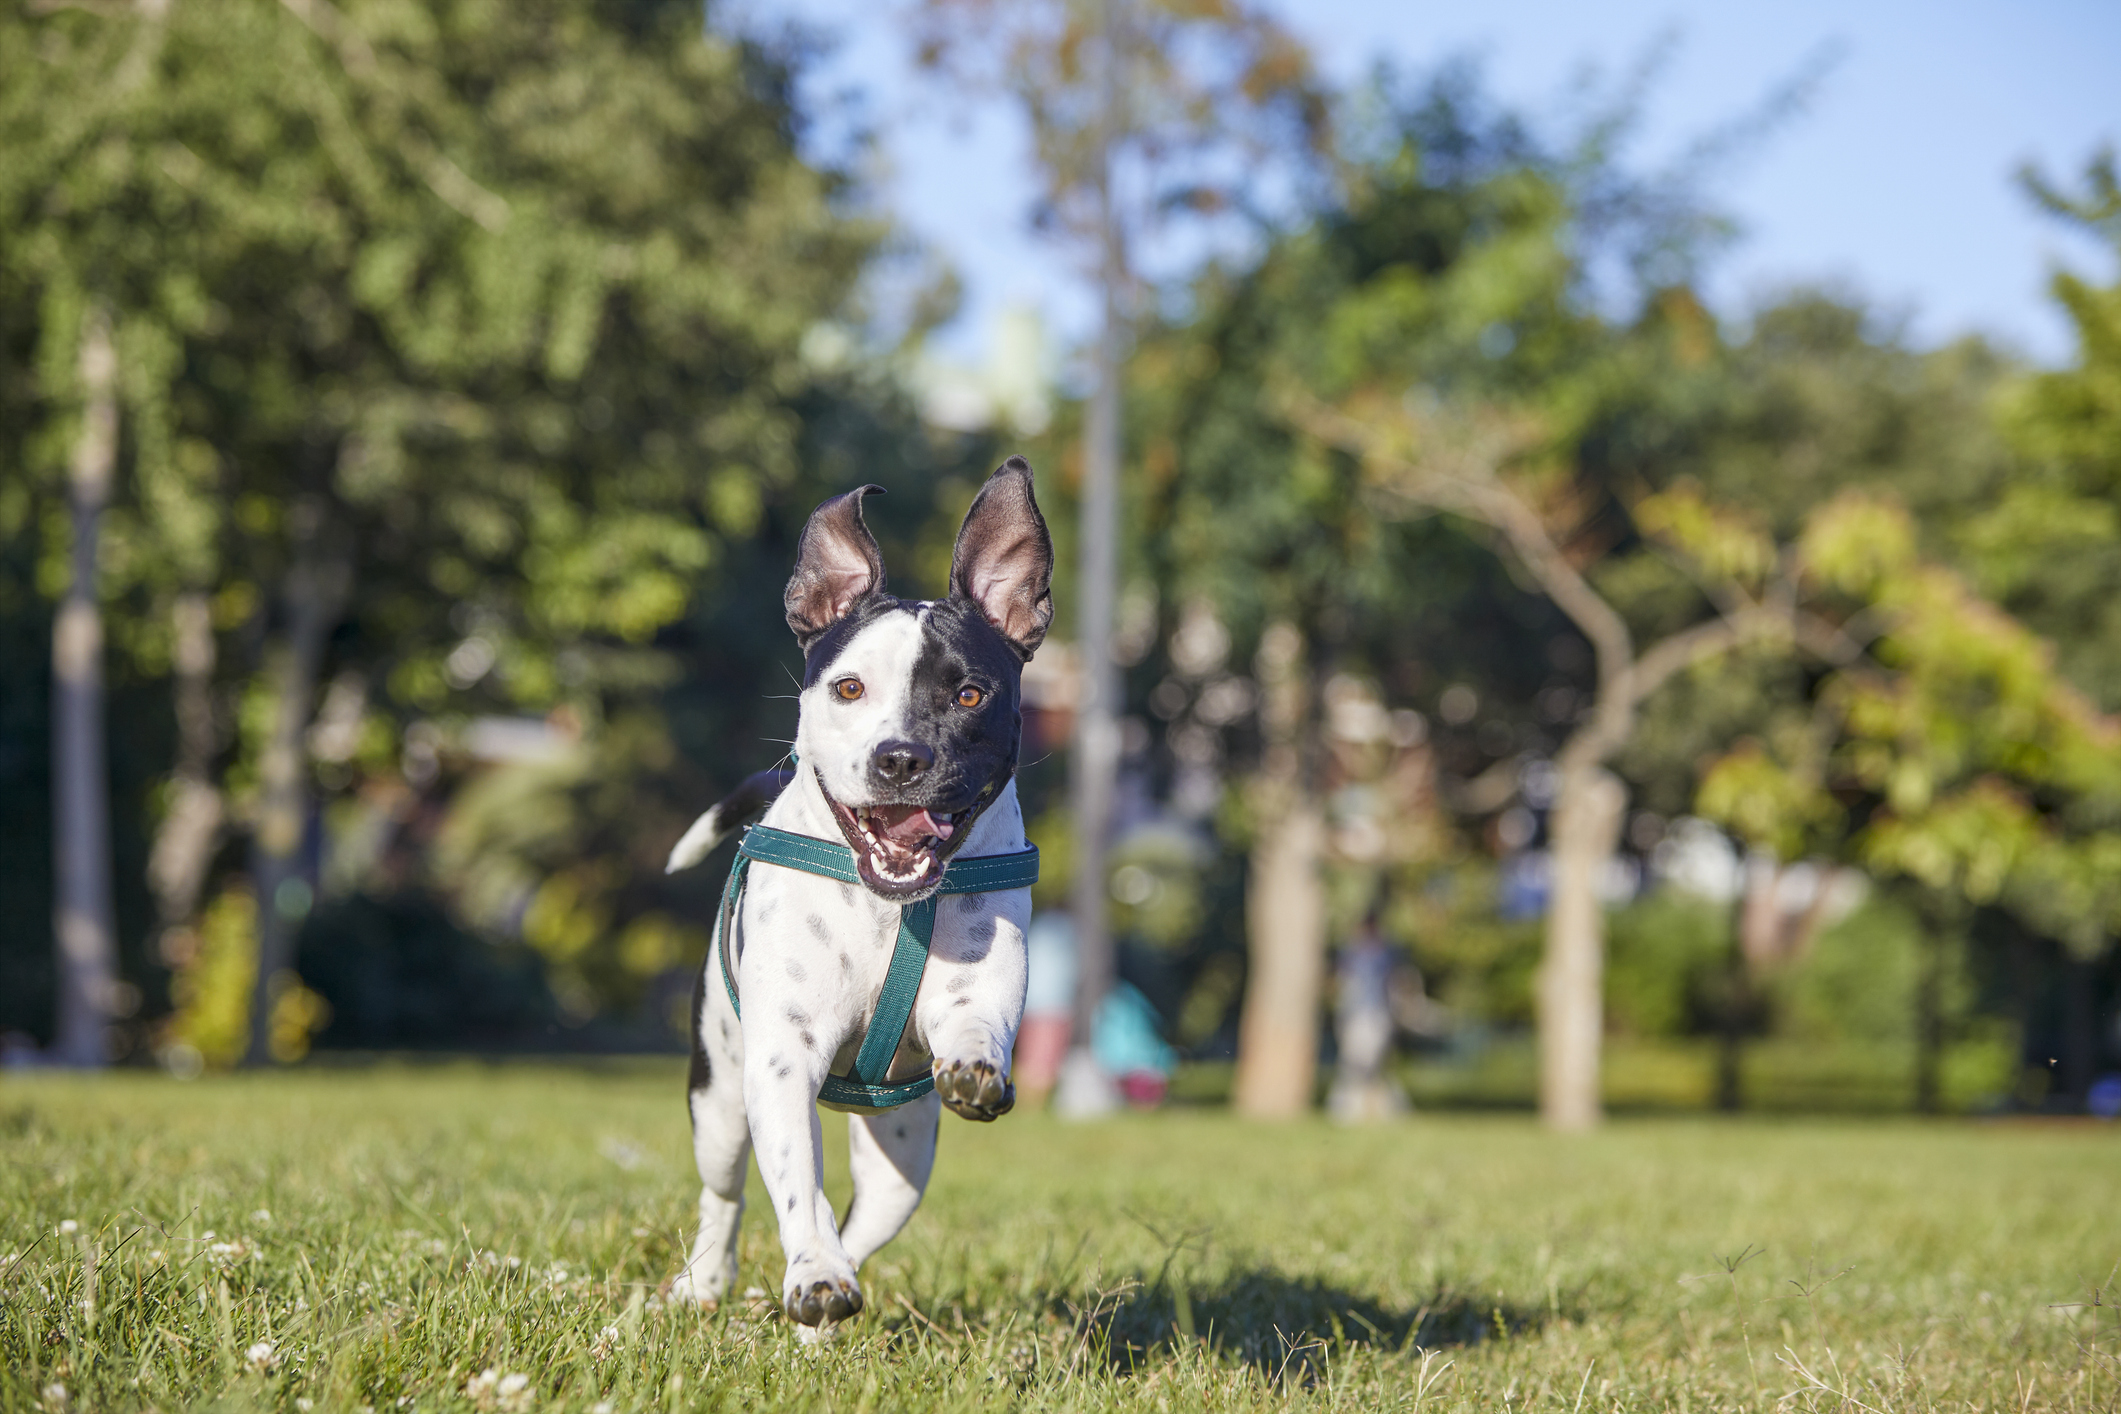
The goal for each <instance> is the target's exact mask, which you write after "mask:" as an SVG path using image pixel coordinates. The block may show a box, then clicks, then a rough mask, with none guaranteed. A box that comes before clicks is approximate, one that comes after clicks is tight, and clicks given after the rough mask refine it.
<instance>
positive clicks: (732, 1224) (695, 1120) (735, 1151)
mask: <svg viewBox="0 0 2121 1414" xmlns="http://www.w3.org/2000/svg"><path fill="white" fill-rule="evenodd" d="M714 967H715V954H714V951H713V950H712V949H709V951H708V954H707V971H705V972H703V973H702V974H701V987H700V990H699V992H698V993H697V994H695V996H694V998H693V1006H692V1017H693V1021H692V1075H691V1078H690V1081H689V1082H688V1086H687V1094H686V1103H687V1105H688V1107H689V1108H690V1109H691V1111H692V1157H693V1161H694V1162H695V1163H696V1164H697V1165H698V1166H699V1170H700V1230H699V1234H698V1235H697V1236H695V1237H694V1238H693V1240H692V1252H691V1254H690V1255H689V1256H688V1257H687V1258H686V1259H685V1269H684V1270H683V1271H681V1272H679V1273H678V1274H677V1276H676V1277H675V1278H674V1279H673V1280H672V1281H671V1284H670V1299H671V1300H673V1301H680V1302H691V1303H693V1304H696V1305H703V1306H711V1305H713V1304H714V1303H716V1302H717V1301H719V1300H720V1299H721V1298H722V1296H723V1295H724V1294H726V1293H727V1292H728V1290H729V1289H730V1286H731V1284H732V1283H734V1282H735V1280H736V1267H737V1264H736V1257H737V1234H738V1232H739V1230H740V1229H741V1228H742V1226H743V1221H744V1176H745V1170H746V1169H747V1168H748V1167H749V1164H750V1159H751V1129H750V1126H749V1125H748V1124H747V1123H746V1121H745V1117H744V1050H743V1036H742V1033H741V1031H740V1030H739V1028H738V1026H737V1022H736V1017H735V1016H734V1015H733V1014H732V1013H731V1011H730V1008H729V1005H728V999H727V997H726V996H724V995H723V994H722V990H721V988H720V987H718V986H715V985H714V983H713V982H712V981H709V980H708V979H709V977H711V975H712V972H713V969H714Z"/></svg>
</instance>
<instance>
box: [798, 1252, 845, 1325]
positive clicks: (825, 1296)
mask: <svg viewBox="0 0 2121 1414" xmlns="http://www.w3.org/2000/svg"><path fill="white" fill-rule="evenodd" d="M781 1309H782V1310H784V1311H786V1312H787V1313H788V1319H789V1320H791V1321H794V1322H796V1323H797V1324H799V1325H805V1326H821V1325H826V1324H828V1323H837V1322H840V1321H844V1320H846V1319H848V1318H849V1317H851V1316H853V1315H854V1314H855V1313H856V1312H858V1311H860V1310H861V1309H862V1287H861V1283H859V1282H857V1281H856V1280H855V1279H854V1271H853V1269H852V1268H840V1269H835V1268H834V1267H833V1266H832V1265H831V1264H829V1263H826V1262H821V1261H819V1260H817V1259H816V1258H813V1257H799V1258H797V1259H796V1260H795V1261H793V1262H790V1263H789V1264H788V1278H787V1280H786V1281H784V1282H783V1283H782V1284H781Z"/></svg>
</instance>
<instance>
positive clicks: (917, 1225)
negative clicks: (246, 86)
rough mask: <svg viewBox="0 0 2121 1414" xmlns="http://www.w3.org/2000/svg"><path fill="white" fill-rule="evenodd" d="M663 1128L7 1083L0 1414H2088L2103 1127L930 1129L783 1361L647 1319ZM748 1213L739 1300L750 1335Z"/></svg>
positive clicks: (1180, 1118) (2107, 1199) (116, 1079)
mask: <svg viewBox="0 0 2121 1414" xmlns="http://www.w3.org/2000/svg"><path fill="white" fill-rule="evenodd" d="M681 1083H682V1082H681V1078H680V1071H679V1069H678V1068H677V1067H675V1066H671V1067H663V1066H654V1067H634V1068H620V1069H613V1070H610V1071H605V1072H591V1071H587V1070H582V1069H562V1068H557V1067H535V1066H510V1067H505V1068H481V1067H475V1066H470V1065H457V1066H448V1067H437V1068H427V1069H421V1068H395V1067H393V1068H382V1069H375V1070H338V1071H328V1070H309V1071H305V1072H297V1073H290V1074H283V1075H268V1076H257V1077H242V1078H237V1079H232V1080H209V1081H199V1082H194V1083H192V1084H189V1085H186V1084H180V1083H177V1082H174V1081H169V1080H163V1079H159V1078H156V1077H151V1076H147V1075H121V1076H111V1077H105V1078H91V1079H81V1078H68V1077H58V1076H37V1077H26V1078H25V1077H21V1076H10V1077H8V1078H7V1079H6V1080H4V1081H0V1410H6V1411H15V1410H30V1409H35V1408H39V1407H40V1406H41V1407H46V1408H56V1407H57V1406H58V1405H59V1404H60V1403H61V1401H62V1398H63V1400H64V1402H65V1403H66V1405H67V1407H68V1408H70V1409H73V1410H85V1409H94V1410H103V1409H111V1410H126V1409H143V1408H149V1407H153V1408H159V1409H163V1410H170V1409H176V1408H184V1407H200V1406H215V1405H218V1406H223V1407H228V1408H268V1407H269V1408H273V1409H281V1410H297V1409H301V1408H304V1407H307V1406H305V1405H303V1404H302V1403H301V1401H304V1400H307V1401H311V1402H313V1407H314V1408H315V1409H317V1410H342V1409H343V1410H357V1409H359V1408H361V1407H363V1406H373V1408H374V1409H375V1410H376V1411H378V1414H386V1411H395V1410H397V1409H399V1408H411V1409H417V1410H422V1411H430V1410H431V1411H442V1410H452V1409H473V1408H487V1409H499V1410H506V1409H537V1410H548V1409H549V1410H579V1411H588V1410H591V1409H592V1408H593V1407H594V1406H596V1405H597V1404H599V1403H608V1404H609V1405H610V1406H611V1407H612V1408H613V1409H615V1410H627V1409H705V1408H730V1409H739V1408H741V1409H755V1408H815V1409H835V1410H838V1409H855V1408H874V1409H880V1410H896V1409H920V1410H923V1411H928V1410H942V1409H952V1408H990V1407H1012V1408H1023V1409H1119V1408H1126V1409H1155V1410H1184V1409H1195V1408H1217V1409H1221V1408H1276V1409H1278V1408H1284V1407H1290V1408H1306V1409H1312V1408H1315V1409H1363V1410H1369V1409H1383V1408H1403V1409H1434V1410H1438V1411H1443V1410H1451V1409H1482V1410H1495V1411H1518V1410H1525V1411H1536V1410H1556V1411H1565V1414H1606V1411H1612V1410H1627V1409H1652V1408H1654V1409H1671V1410H1680V1411H1688V1414H1692V1411H1710V1410H1724V1409H1731V1410H1760V1411H1770V1410H1778V1409H1780V1410H1792V1411H1813V1410H1820V1411H1824V1410H1836V1411H1860V1410H1871V1411H1891V1410H1900V1409H1923V1410H1930V1409H1935V1410H1947V1409H1950V1410H1957V1409H1969V1408H1970V1409H1981V1410H1987V1409H1995V1410H2009V1411H2016V1414H2031V1411H2038V1410H2069V1411H2086V1414H2089V1411H2094V1410H2112V1409H2115V1408H2117V1407H2121V1399H2117V1395H2121V1368H2117V1366H2116V1363H2115V1361H2114V1358H2113V1356H2114V1354H2115V1353H2116V1352H2117V1351H2121V1324H2117V1323H2116V1319H2115V1315H2114V1313H2113V1312H2112V1311H2111V1310H2110V1309H2109V1308H2106V1307H2104V1306H2100V1307H2094V1306H2092V1305H2090V1304H2088V1303H2090V1302H2091V1301H2092V1300H2093V1293H2094V1291H2095V1290H2096V1289H2099V1288H2104V1287H2106V1286H2107V1285H2108V1282H2109V1278H2110V1274H2111V1272H2112V1269H2113V1267H2114V1265H2115V1263H2116V1261H2117V1259H2121V1204H2117V1201H2116V1200H2117V1198H2121V1132H2117V1131H2116V1130H2115V1129H2112V1128H2096V1127H2083V1126H2078V1127H2064V1126H2037V1125H2001V1124H1982V1123H1977V1122H1967V1121H1956V1122H1947V1123H1930V1124H1924V1123H1918V1122H1914V1121H1906V1120H1878V1119H1872V1120H1864V1121H1854V1120H1845V1121H1837V1122H1817V1121H1809V1122H1798V1121H1789V1120H1755V1121H1749V1122H1715V1121H1707V1120H1700V1119H1690V1120H1679V1119H1654V1120H1629V1121H1624V1122H1620V1123H1616V1124H1614V1125H1612V1126H1610V1127H1609V1128H1608V1129H1607V1130H1605V1131H1604V1132H1602V1133H1600V1134H1598V1135H1596V1136H1592V1137H1590V1138H1586V1139H1576V1140H1564V1139H1557V1138H1554V1137H1551V1136H1548V1135H1545V1134H1542V1133H1540V1132H1539V1131H1538V1130H1537V1129H1535V1128H1534V1127H1533V1126H1532V1125H1531V1124H1530V1123H1529V1122H1527V1121H1525V1120H1523V1119H1521V1118H1515V1117H1492V1116H1478V1115H1472V1116H1451V1117H1435V1116H1420V1117H1416V1118H1414V1119H1411V1120H1409V1121H1408V1122H1406V1123H1404V1124H1401V1125H1398V1126H1395V1127H1391V1128H1380V1129H1369V1130H1354V1131H1350V1130H1337V1129H1333V1128H1331V1127H1329V1126H1327V1125H1325V1124H1323V1123H1304V1124H1296V1125H1288V1126H1280V1127H1261V1126H1250V1125H1246V1124H1243V1123H1240V1122H1238V1121H1235V1120H1233V1119H1231V1118H1229V1117H1227V1116H1225V1115H1223V1114H1222V1113H1220V1112H1216V1111H1209V1110H1197V1109H1196V1110H1180V1111H1175V1112H1170V1113H1166V1114H1162V1115H1156V1116H1130V1117H1127V1118H1124V1119H1120V1120H1116V1121H1112V1122H1109V1123H1103V1124H1096V1125H1089V1126H1066V1125H1062V1124H1059V1123H1057V1122H1055V1121H1052V1120H1049V1119H1046V1118H1045V1117H1043V1116H1038V1115H1013V1116H1011V1117H1010V1118H1008V1119H1006V1120H1004V1121H1002V1122H1001V1123H999V1124H997V1125H994V1126H991V1127H981V1126H974V1125H969V1124H965V1123H963V1122H961V1121H958V1120H957V1119H955V1118H953V1117H950V1116H945V1118H944V1124H945V1130H944V1135H943V1153H942V1158H941V1161H940V1163H939V1165H938V1171H937V1175H936V1180H935V1183H934V1185H933V1187H932V1189H931V1191H930V1194H929V1199H928V1202H927V1204H926V1206H924V1207H923V1208H922V1210H921V1212H920V1214H919V1215H918V1216H917V1217H916V1218H915V1219H914V1221H913V1223H912V1225H911V1226H910V1227H909V1228H908V1230H907V1231H906V1233H905V1234H904V1235H902V1236H901V1237H900V1239H899V1240H898V1241H897V1242H896V1243H894V1244H893V1245H892V1246H890V1247H888V1248H886V1249H885V1250H884V1252H883V1253H881V1254H880V1255H879V1256H878V1257H877V1258H876V1259H875V1261H874V1262H873V1263H872V1264H871V1267H870V1269H869V1270H868V1271H867V1272H865V1273H864V1274H863V1279H864V1286H865V1289H866V1291H867V1295H868V1302H869V1306H868V1310H867V1311H866V1312H865V1313H864V1314H863V1315H862V1316H861V1317H860V1318H859V1319H858V1320H857V1321H855V1322H854V1323H852V1324H851V1325H849V1326H848V1327H846V1328H845V1329H844V1330H843V1331H842V1332H841V1333H840V1335H839V1337H838V1339H836V1340H835V1341H833V1342H832V1343H830V1344H829V1345H826V1346H824V1347H821V1348H809V1347H804V1346H801V1345H799V1344H798V1342H797V1340H796V1338H795V1334H794V1332H793V1331H792V1330H791V1328H790V1327H789V1326H788V1325H787V1324H786V1323H784V1322H783V1321H781V1320H780V1319H778V1317H777V1316H775V1315H774V1314H773V1312H772V1310H771V1309H770V1303H766V1302H749V1303H747V1302H745V1301H741V1300H739V1301H733V1302H730V1303H725V1305H724V1308H723V1309H722V1310H721V1311H720V1312H718V1313H715V1314H712V1315H702V1314H699V1313H696V1312H692V1311H685V1310H670V1309H664V1308H663V1306H662V1304H661V1303H660V1302H659V1301H658V1300H657V1299H656V1297H655V1290H656V1287H657V1284H658V1283H660V1282H661V1281H662V1280H664V1279H665V1278H666V1277H668V1276H669V1275H670V1273H671V1272H672V1271H673V1270H674V1269H675V1267H676V1265H677V1262H678V1259H679V1255H680V1249H681V1246H682V1242H683V1239H684V1237H686V1236H687V1235H688V1231H689V1226H688V1225H689V1222H690V1213H691V1207H692V1202H693V1198H694V1194H695V1188H694V1185H693V1179H692V1174H691V1163H690V1158H689V1151H688V1147H687V1138H686V1132H685V1120H684V1112H683V1107H682V1104H681V1101H680V1099H679V1090H680V1088H681ZM826 1132H827V1134H828V1136H829V1137H830V1138H831V1140H832V1141H833V1142H832V1147H833V1150H834V1159H835V1162H836V1163H840V1164H843V1153H844V1139H843V1134H844V1131H843V1129H842V1127H841V1126H840V1125H839V1124H838V1123H837V1122H836V1120H835V1121H834V1122H831V1123H828V1125H827V1127H826ZM841 1171H842V1172H843V1169H842V1170H841ZM834 1191H835V1193H836V1194H840V1195H841V1196H844V1178H843V1177H842V1178H840V1179H839V1180H837V1181H836V1182H835V1185H834ZM754 1205H755V1206H754V1207H753V1208H752V1210H751V1213H750V1215H749V1216H748V1218H747V1221H746V1228H745V1239H744V1280H745V1281H746V1282H747V1283H748V1284H750V1285H754V1286H757V1287H759V1288H763V1289H765V1290H769V1291H776V1290H778V1286H779V1273H780V1261H779V1252H778V1247H777V1245H776V1243H775V1241H774V1239H773V1235H772V1233H771V1231H770V1223H769V1220H768V1214H767V1212H766V1209H765V1206H764V1204H763V1203H762V1202H759V1201H758V1195H757V1193H756V1192H755V1193H754ZM68 1220H71V1221H73V1222H74V1223H76V1224H78V1228H77V1229H76V1230H73V1231H70V1232H68V1233H66V1234H65V1235H63V1236H62V1235H60V1233H59V1231H58V1229H59V1226H60V1224H61V1223H62V1222H64V1221H68ZM1748 1253H1750V1254H1751V1255H1744V1256H1743V1260H1742V1261H1740V1260H1738V1259H1740V1257H1741V1256H1742V1255H1743V1254H1748ZM10 1254H14V1255H12V1256H10ZM1734 1264H1735V1267H1736V1269H1735V1271H1730V1270H1727V1268H1729V1267H1731V1266H1732V1265H1734ZM2100 1299H2101V1300H2104V1299H2106V1298H2104V1297H2101V1298H2100ZM261 1342H266V1343H270V1345H271V1348H272V1349H271V1355H270V1356H269V1357H267V1356H264V1355H263V1354H262V1353H261V1355H260V1357H259V1360H258V1362H257V1363H258V1365H259V1366H261V1367H263V1368H257V1369H254V1368H252V1364H251V1362H250V1361H249V1360H248V1359H247V1357H246V1352H247V1351H249V1350H250V1349H251V1348H252V1347H253V1346H255V1345H258V1344H259V1343H261ZM489 1369H491V1370H493V1371H495V1372H496V1375H497V1376H506V1375H510V1374H521V1375H524V1376H527V1377H528V1380H527V1383H526V1384H524V1385H523V1386H521V1387H520V1388H518V1387H516V1386H515V1385H513V1384H508V1385H499V1386H496V1387H491V1388H489V1387H485V1386H481V1385H480V1384H478V1383H477V1377H478V1376H480V1375H481V1374H482V1372H484V1371H487V1370H489ZM54 1385H63V1386H64V1388H65V1391H66V1393H65V1395H64V1396H63V1397H62V1396H60V1395H59V1394H57V1393H52V1394H50V1395H47V1394H46V1393H45V1391H46V1390H47V1388H48V1387H50V1386H54ZM504 1390H505V1391H507V1393H504V1392H503V1391H504Z"/></svg>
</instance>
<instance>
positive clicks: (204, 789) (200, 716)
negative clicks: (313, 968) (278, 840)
mask: <svg viewBox="0 0 2121 1414" xmlns="http://www.w3.org/2000/svg"><path fill="white" fill-rule="evenodd" d="M170 628H171V631H172V637H173V639H174V642H175V645H176V652H175V654H174V655H173V657H174V659H175V663H174V666H175V668H176V717H177V769H176V771H175V772H174V773H173V774H174V781H173V783H172V784H173V786H174V790H173V792H172V796H171V799H170V805H169V813H168V814H167V815H165V816H164V817H163V819H162V825H161V828H160V829H158V830H157V831H156V832H155V845H154V850H153V852H152V853H150V854H149V856H148V861H147V879H148V884H149V886H150V887H152V888H153V890H154V893H155V907H156V912H157V913H158V914H159V915H160V917H161V922H162V930H163V932H162V948H161V951H162V957H163V961H165V962H174V961H175V960H176V958H177V957H178V956H179V955H181V954H187V953H188V952H189V948H188V947H186V946H181V945H179V941H178V940H179V939H180V938H181V936H182V935H183V933H184V932H185V931H186V930H187V929H188V928H189V927H190V925H191V921H192V918H193V916H194V915H195V914H196V913H197V912H198V909H199V895H200V894H201V893H202V892H203V891H204V889H205V887H206V871H207V869H208V868H209V867H210V866H211V865H212V863H213V854H214V844H215V841H216V840H217V839H219V837H220V833H221V816H222V807H221V793H220V791H218V790H216V789H215V788H214V777H213V764H214V753H215V751H216V750H217V748H218V747H219V744H220V743H219V740H218V733H217V732H216V730H215V727H214V703H213V683H214V658H215V651H214V627H213V617H212V612H211V610H210V609H209V607H208V605H207V601H206V596H205V595H204V594H203V593H200V592H198V591H196V590H189V591H186V592H185V593H182V594H179V595H178V596H177V598H176V601H175V602H174V603H173V604H172V605H171V606H170Z"/></svg>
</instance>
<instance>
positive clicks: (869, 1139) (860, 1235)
mask: <svg viewBox="0 0 2121 1414" xmlns="http://www.w3.org/2000/svg"><path fill="white" fill-rule="evenodd" d="M942 1113H943V1105H942V1101H941V1100H940V1099H938V1098H937V1097H936V1095H935V1094H934V1093H933V1092H932V1091H931V1092H930V1093H928V1094H926V1095H923V1096H921V1098H919V1099H918V1100H915V1101H914V1102H913V1103H911V1104H907V1105H901V1106H899V1107H898V1108H897V1109H895V1110H885V1111H884V1112H883V1113H882V1114H873V1115H849V1116H848V1117H847V1138H848V1167H849V1168H850V1169H851V1170H852V1172H853V1176H854V1201H853V1202H852V1203H850V1204H848V1206H847V1221H846V1223H845V1224H844V1225H843V1226H842V1227H841V1229H840V1241H841V1243H842V1244H843V1245H844V1246H845V1247H846V1249H847V1257H848V1259H849V1260H850V1261H852V1262H853V1263H854V1265H855V1267H856V1268H857V1269H859V1268H860V1266H861V1265H862V1263H863V1262H866V1261H868V1260H869V1254H870V1253H872V1252H874V1251H876V1249H877V1248H879V1247H882V1246H883V1245H884V1244H885V1243H887V1242H889V1241H890V1240H891V1239H892V1238H894V1237H896V1236H898V1231H899V1229H900V1228H902V1227H904V1226H905V1225H906V1219H908V1218H910V1217H912V1216H913V1210H914V1209H915V1208H918V1207H919V1206H920V1205H921V1194H922V1192H924V1191H925V1190H926V1189H927V1187H928V1175H929V1174H930V1173H931V1172H933V1171H934V1169H935V1128H936V1122H937V1121H938V1120H939V1119H941V1118H942Z"/></svg>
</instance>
